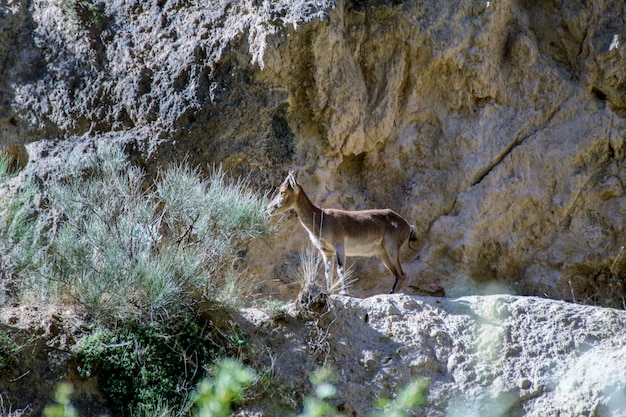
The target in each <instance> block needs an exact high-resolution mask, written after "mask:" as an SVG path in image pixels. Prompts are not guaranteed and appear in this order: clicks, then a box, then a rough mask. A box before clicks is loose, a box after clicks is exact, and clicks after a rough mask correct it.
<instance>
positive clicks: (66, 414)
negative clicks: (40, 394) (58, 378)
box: [43, 382, 78, 417]
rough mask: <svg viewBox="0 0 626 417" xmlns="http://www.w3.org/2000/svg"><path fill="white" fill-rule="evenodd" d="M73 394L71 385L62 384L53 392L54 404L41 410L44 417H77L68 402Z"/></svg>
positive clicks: (76, 413)
mask: <svg viewBox="0 0 626 417" xmlns="http://www.w3.org/2000/svg"><path fill="white" fill-rule="evenodd" d="M73 392H74V387H73V386H72V384H69V383H65V382H62V383H60V384H58V385H57V386H56V388H55V391H54V404H50V405H47V406H46V407H45V408H44V410H43V416H44V417H78V412H77V411H76V409H75V408H74V406H73V405H72V403H71V402H70V397H71V396H72V393H73Z"/></svg>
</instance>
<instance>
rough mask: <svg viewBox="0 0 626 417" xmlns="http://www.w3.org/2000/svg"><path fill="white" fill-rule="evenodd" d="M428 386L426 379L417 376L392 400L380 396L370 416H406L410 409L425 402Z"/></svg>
mask: <svg viewBox="0 0 626 417" xmlns="http://www.w3.org/2000/svg"><path fill="white" fill-rule="evenodd" d="M427 388H428V380H426V379H425V378H417V379H415V380H413V381H412V382H410V383H409V384H408V385H406V386H405V387H404V388H402V389H401V390H400V392H398V394H397V395H396V398H394V399H393V400H391V399H388V398H381V399H379V400H378V401H377V406H378V408H381V409H382V411H377V412H374V413H373V414H372V417H407V416H409V415H410V412H411V410H415V409H416V408H419V407H422V406H424V405H425V404H426V389H427Z"/></svg>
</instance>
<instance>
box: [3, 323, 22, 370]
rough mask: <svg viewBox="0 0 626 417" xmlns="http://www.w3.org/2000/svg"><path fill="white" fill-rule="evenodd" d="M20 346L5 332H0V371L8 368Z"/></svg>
mask: <svg viewBox="0 0 626 417" xmlns="http://www.w3.org/2000/svg"><path fill="white" fill-rule="evenodd" d="M18 350H20V346H19V345H18V344H17V343H16V342H15V341H14V340H13V339H12V338H11V336H9V335H8V334H6V333H5V332H0V370H2V369H3V368H5V367H6V366H8V365H9V364H10V363H11V362H12V361H13V360H14V355H15V353H16V352H17V351H18Z"/></svg>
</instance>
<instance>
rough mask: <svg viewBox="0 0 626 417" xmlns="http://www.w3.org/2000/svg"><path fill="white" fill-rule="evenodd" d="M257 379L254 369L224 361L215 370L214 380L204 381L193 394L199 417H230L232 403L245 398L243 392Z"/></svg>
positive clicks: (232, 360) (228, 360) (206, 379)
mask: <svg viewBox="0 0 626 417" xmlns="http://www.w3.org/2000/svg"><path fill="white" fill-rule="evenodd" d="M255 379H256V373H255V372H254V370H253V369H252V368H249V367H247V366H244V365H243V364H242V363H241V362H239V361H238V360H235V359H224V360H223V361H221V362H220V363H219V364H218V365H217V366H216V367H215V368H214V370H213V378H205V379H203V380H202V381H201V382H200V383H199V384H198V386H197V387H196V390H195V391H194V393H193V394H192V397H191V398H192V401H193V403H194V405H195V407H196V409H197V415H198V416H199V417H228V416H230V414H231V407H232V403H238V402H240V401H241V399H242V398H243V391H244V389H245V388H246V387H248V386H250V385H251V384H252V383H253V382H254V381H255Z"/></svg>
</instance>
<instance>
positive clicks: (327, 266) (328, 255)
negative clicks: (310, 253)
mask: <svg viewBox="0 0 626 417" xmlns="http://www.w3.org/2000/svg"><path fill="white" fill-rule="evenodd" d="M321 252H322V259H323V260H324V276H325V277H326V291H327V292H328V293H329V294H330V289H331V288H332V285H333V269H334V268H333V265H332V264H333V261H334V258H335V253H334V252H331V251H328V250H322V251H321Z"/></svg>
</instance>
